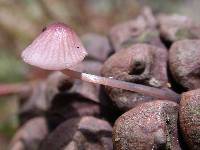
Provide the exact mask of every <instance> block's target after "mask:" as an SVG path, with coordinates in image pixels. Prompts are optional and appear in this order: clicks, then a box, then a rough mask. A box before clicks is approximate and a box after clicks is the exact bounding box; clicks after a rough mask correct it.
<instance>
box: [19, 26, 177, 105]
mask: <svg viewBox="0 0 200 150" xmlns="http://www.w3.org/2000/svg"><path fill="white" fill-rule="evenodd" d="M86 55H87V52H86V50H85V48H84V46H83V45H82V43H81V41H80V39H79V37H78V36H77V34H76V33H75V32H74V31H73V30H72V29H71V28H70V27H69V26H67V25H65V24H63V23H54V24H51V25H49V26H48V27H46V28H45V29H44V30H43V32H42V33H41V34H40V35H39V36H38V37H37V38H36V39H35V40H34V41H33V42H32V43H31V44H30V45H29V46H28V47H27V48H26V49H25V50H24V51H23V52H22V55H21V56H22V58H23V60H24V62H26V63H28V64H30V65H33V66H36V67H39V68H42V69H46V70H60V71H62V72H63V73H64V74H66V75H68V76H70V77H71V78H75V79H80V80H83V81H87V82H92V83H96V84H101V85H106V86H111V87H115V88H121V89H124V90H129V91H134V92H138V93H142V94H145V95H149V96H153V97H155V98H159V99H168V100H173V101H176V102H177V101H178V100H179V97H180V96H179V95H178V94H176V93H175V92H173V91H172V90H169V89H157V88H153V87H148V86H144V85H139V84H135V83H130V82H125V81H120V80H116V79H113V78H112V77H110V78H106V77H100V76H96V75H92V74H88V73H82V72H78V71H75V70H73V67H74V66H76V65H77V64H78V63H80V62H81V61H82V60H83V59H84V57H85V56H86Z"/></svg>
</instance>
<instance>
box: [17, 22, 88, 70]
mask: <svg viewBox="0 0 200 150" xmlns="http://www.w3.org/2000/svg"><path fill="white" fill-rule="evenodd" d="M86 55H87V52H86V50H85V48H84V46H83V45H82V43H81V41H80V39H79V37H78V36H77V35H76V33H75V32H74V31H73V30H72V29H71V28H70V27H68V26H67V25H65V24H63V23H54V24H51V25H49V26H48V27H47V28H45V29H44V30H43V32H42V33H41V34H40V35H39V36H38V37H37V38H36V39H35V40H34V41H33V42H32V43H31V44H30V45H29V46H28V47H27V48H26V49H25V50H24V51H23V52H22V55H21V57H22V58H23V60H24V62H26V63H28V64H30V65H33V66H36V67H39V68H42V69H46V70H63V69H66V68H70V67H72V66H74V65H77V64H78V63H79V62H81V61H82V60H83V59H84V57H85V56H86Z"/></svg>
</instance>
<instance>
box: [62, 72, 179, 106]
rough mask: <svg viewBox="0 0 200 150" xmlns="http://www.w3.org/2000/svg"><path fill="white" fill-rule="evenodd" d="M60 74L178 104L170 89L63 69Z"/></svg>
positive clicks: (177, 97)
mask: <svg viewBox="0 0 200 150" xmlns="http://www.w3.org/2000/svg"><path fill="white" fill-rule="evenodd" d="M62 72H63V73H64V74H65V75H68V76H70V77H72V78H76V79H80V80H83V81H87V82H92V83H97V84H101V85H106V86H111V87H114V88H120V89H124V90H128V91H133V92H137V93H141V94H144V95H148V96H152V97H155V98H158V99H163V100H172V101H175V102H179V100H180V95H179V94H177V93H175V92H174V91H172V90H170V89H157V88H154V87H150V86H145V85H141V84H135V83H131V82H126V81H121V80H116V79H113V78H106V77H100V76H97V75H92V74H88V73H81V72H77V71H74V70H70V69H65V70H63V71H62Z"/></svg>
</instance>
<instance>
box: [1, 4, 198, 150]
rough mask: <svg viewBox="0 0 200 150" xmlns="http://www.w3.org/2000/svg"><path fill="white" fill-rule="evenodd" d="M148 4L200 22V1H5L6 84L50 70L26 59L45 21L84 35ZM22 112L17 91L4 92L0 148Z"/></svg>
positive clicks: (3, 71) (3, 60)
mask: <svg viewBox="0 0 200 150" xmlns="http://www.w3.org/2000/svg"><path fill="white" fill-rule="evenodd" d="M143 6H150V7H151V8H152V9H153V11H154V12H155V13H158V12H165V13H178V14H182V15H187V16H190V17H191V18H193V19H194V20H196V21H200V18H199V14H200V1H199V0H0V84H5V83H13V84H14V83H22V82H25V81H27V80H30V79H35V78H42V77H44V76H45V74H46V72H44V71H40V70H37V69H33V68H31V67H30V66H27V65H25V64H24V63H23V62H22V61H21V58H20V53H21V51H22V50H23V49H24V48H25V47H26V46H27V45H28V44H29V43H30V42H31V41H32V40H33V39H34V37H35V36H36V35H38V33H39V32H41V30H42V29H43V28H44V26H45V25H47V24H49V23H52V22H64V23H66V24H68V25H70V26H71V27H73V29H74V30H75V31H77V33H78V34H79V35H80V36H81V35H83V34H84V33H87V32H95V33H100V34H104V35H106V34H107V32H108V31H109V29H110V28H111V26H112V25H114V24H116V23H119V22H123V21H126V20H129V19H131V18H134V17H135V16H137V15H138V13H139V12H140V9H141V8H142V7H143ZM16 112H17V102H16V97H15V96H6V97H0V150H1V149H5V147H6V145H7V143H8V142H9V140H10V138H11V137H12V135H13V133H14V132H15V130H16V129H17V126H18V120H17V116H16Z"/></svg>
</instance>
